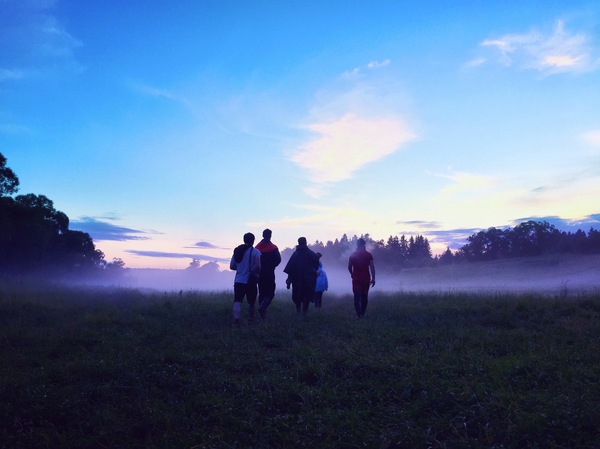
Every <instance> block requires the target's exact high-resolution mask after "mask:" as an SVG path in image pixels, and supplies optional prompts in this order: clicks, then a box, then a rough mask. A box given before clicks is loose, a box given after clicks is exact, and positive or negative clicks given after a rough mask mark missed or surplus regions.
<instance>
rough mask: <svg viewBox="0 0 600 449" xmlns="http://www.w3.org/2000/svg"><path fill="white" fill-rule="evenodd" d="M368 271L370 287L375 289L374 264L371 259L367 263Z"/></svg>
mask: <svg viewBox="0 0 600 449" xmlns="http://www.w3.org/2000/svg"><path fill="white" fill-rule="evenodd" d="M369 269H370V270H371V287H375V263H374V262H373V259H371V262H369Z"/></svg>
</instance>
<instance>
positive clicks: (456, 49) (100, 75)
mask: <svg viewBox="0 0 600 449" xmlns="http://www.w3.org/2000/svg"><path fill="white" fill-rule="evenodd" d="M599 27H600V4H598V3H597V2H595V1H591V0H588V1H586V0H575V1H572V2H560V1H555V0H551V1H546V0H532V1H530V2H526V3H524V2H521V1H516V0H509V1H508V2H503V3H501V4H493V3H489V2H488V3H480V4H473V2H467V1H456V2H448V3H445V4H444V5H443V6H441V5H439V4H434V3H427V2H420V1H417V0H409V1H404V2H397V1H393V0H382V1H377V2H375V3H369V4H367V3H366V2H364V3H363V2H354V3H350V4H349V3H347V2H335V1H334V2H326V3H323V2H308V3H307V2H302V3H297V2H283V3H272V2H271V3H268V2H260V1H248V2H230V1H225V2H223V1H216V0H208V1H203V2H197V1H191V0H182V1H179V2H172V3H168V2H163V3H160V4H152V5H149V4H148V3H147V2H142V1H141V0H131V1H128V2H122V1H116V0H108V1H105V2H101V3H90V2H73V1H68V0H47V1H39V0H0V48H2V51H1V52H0V152H1V153H2V154H3V155H4V156H6V158H7V159H8V166H9V167H10V168H12V169H13V170H14V171H15V173H16V174H17V175H18V176H19V179H20V181H21V187H20V191H19V193H22V194H25V193H35V194H43V195H46V196H47V197H48V198H50V199H51V200H52V201H53V202H54V205H55V207H56V208H57V209H59V210H61V211H63V212H64V213H66V214H67V215H68V216H69V218H70V220H71V229H79V230H83V231H85V232H89V233H90V235H91V236H92V237H93V238H94V241H95V243H96V246H97V247H98V248H99V249H101V250H102V251H103V252H104V253H105V255H106V259H107V260H109V261H110V260H112V258H114V257H118V258H121V259H123V260H124V261H125V264H126V266H128V267H157V268H185V267H186V266H188V265H189V263H190V261H191V260H192V259H193V258H197V259H199V260H202V261H212V260H215V261H218V262H220V263H222V264H226V262H227V260H228V259H229V258H230V256H231V251H232V248H233V247H235V246H236V245H237V244H239V243H240V242H241V238H242V235H243V234H244V233H245V232H248V231H251V232H254V233H255V235H256V236H257V238H260V234H261V232H262V230H263V229H264V228H266V227H269V228H271V229H272V230H273V240H274V242H275V243H276V244H278V245H279V246H280V248H285V247H293V246H294V245H295V243H296V240H297V238H298V237H299V236H306V237H307V239H308V240H309V241H310V242H313V241H315V240H320V241H324V242H326V241H328V240H335V239H336V238H340V237H341V236H342V235H343V234H348V235H350V236H351V235H354V234H356V235H360V234H364V233H369V234H370V235H371V236H372V237H373V238H376V239H387V238H388V237H389V236H393V235H402V234H407V235H408V234H423V235H425V236H426V237H428V238H429V240H430V242H431V243H432V246H433V248H434V251H435V252H436V253H440V252H442V251H443V250H445V248H446V247H447V246H450V247H451V248H452V249H458V248H459V247H460V246H461V245H463V244H464V243H466V240H465V239H466V237H468V236H469V235H471V234H472V233H473V232H476V230H479V229H485V228H488V227H491V226H496V227H506V226H514V225H515V224H517V223H518V222H519V221H522V220H526V219H540V220H548V221H550V222H551V223H553V224H555V225H556V226H559V227H561V229H569V230H574V229H577V228H582V229H584V230H586V231H587V230H589V228H590V227H595V228H596V229H598V228H600V205H599V204H598V198H600V150H599V149H600V108H598V104H600V89H598V86H599V85H600V36H599V35H598V32H597V30H598V28H599Z"/></svg>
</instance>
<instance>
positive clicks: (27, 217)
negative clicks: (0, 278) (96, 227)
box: [0, 154, 106, 274]
mask: <svg viewBox="0 0 600 449" xmlns="http://www.w3.org/2000/svg"><path fill="white" fill-rule="evenodd" d="M17 187H18V179H17V178H16V176H15V175H14V173H13V172H12V170H10V169H9V168H7V167H6V158H5V157H4V156H3V155H2V154H0V194H1V195H0V273H2V272H4V273H40V272H44V273H52V274H54V273H67V272H70V273H73V272H82V271H86V272H89V271H93V270H96V269H99V268H104V267H105V266H106V262H105V261H104V254H103V253H102V251H99V250H97V249H96V247H95V246H94V242H93V240H92V238H91V237H90V235H89V234H87V233H85V232H81V231H73V230H70V229H69V217H67V215H66V214H64V213H63V212H61V211H59V210H56V209H55V208H54V204H53V202H52V201H51V200H50V199H49V198H47V197H46V196H44V195H35V194H33V193H28V194H26V195H18V196H16V197H15V198H12V197H10V196H8V195H7V194H11V193H15V192H16V190H17Z"/></svg>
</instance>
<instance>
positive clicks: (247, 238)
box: [244, 232, 254, 245]
mask: <svg viewBox="0 0 600 449" xmlns="http://www.w3.org/2000/svg"><path fill="white" fill-rule="evenodd" d="M244 243H245V244H246V245H254V234H252V233H251V232H246V233H245V234H244Z"/></svg>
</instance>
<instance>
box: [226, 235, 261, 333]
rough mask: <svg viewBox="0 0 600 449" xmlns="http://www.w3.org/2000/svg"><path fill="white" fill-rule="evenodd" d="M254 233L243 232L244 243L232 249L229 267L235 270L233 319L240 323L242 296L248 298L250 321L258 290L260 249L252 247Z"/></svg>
mask: <svg viewBox="0 0 600 449" xmlns="http://www.w3.org/2000/svg"><path fill="white" fill-rule="evenodd" d="M252 245H254V234H252V233H250V232H248V233H246V234H244V244H243V245H239V246H238V247H236V248H235V249H234V250H233V256H232V257H231V262H230V263H229V268H230V269H232V270H235V281H234V284H233V321H234V323H235V324H239V323H240V315H241V309H242V302H243V301H244V297H246V298H247V300H248V313H249V319H250V321H253V320H254V310H255V303H256V295H257V292H258V287H257V281H258V273H259V272H260V251H258V250H256V249H255V248H253V247H252Z"/></svg>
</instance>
